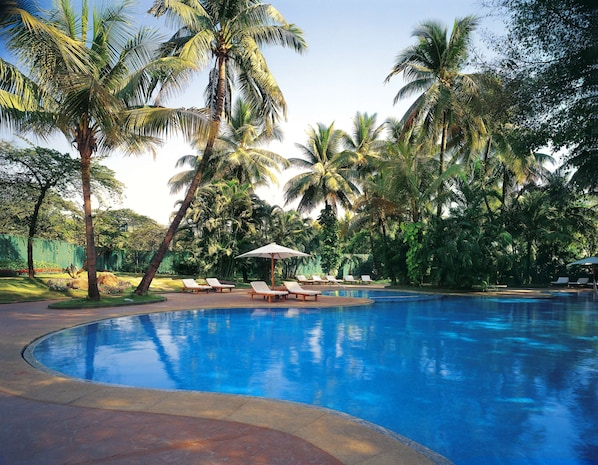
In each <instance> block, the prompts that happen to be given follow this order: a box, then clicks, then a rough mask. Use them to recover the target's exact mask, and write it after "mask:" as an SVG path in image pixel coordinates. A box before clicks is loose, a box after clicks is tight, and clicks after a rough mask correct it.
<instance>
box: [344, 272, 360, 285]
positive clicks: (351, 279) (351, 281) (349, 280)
mask: <svg viewBox="0 0 598 465" xmlns="http://www.w3.org/2000/svg"><path fill="white" fill-rule="evenodd" d="M343 281H344V282H346V283H349V284H356V283H357V280H356V279H355V278H354V277H353V275H352V274H347V275H345V276H343Z"/></svg>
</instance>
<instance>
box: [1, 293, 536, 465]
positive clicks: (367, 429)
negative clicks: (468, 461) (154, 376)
mask: <svg viewBox="0 0 598 465" xmlns="http://www.w3.org/2000/svg"><path fill="white" fill-rule="evenodd" d="M352 287H353V286H352ZM370 288H371V287H370ZM534 294H536V292H534ZM166 297H167V300H166V301H165V302H161V303H154V304H151V305H136V306H126V307H111V308H101V309H89V310H56V309H49V308H48V304H49V302H47V301H44V302H27V303H16V304H3V305H0V465H58V464H61V465H62V464H69V465H88V464H106V465H128V464H131V465H133V464H135V465H138V464H144V465H162V464H176V465H183V464H184V465H195V464H202V465H203V464H206V465H207V464H210V465H214V464H229V465H238V464H246V465H293V464H297V465H312V464H313V465H316V464H317V465H449V464H451V462H450V461H449V460H447V459H446V458H444V457H442V456H440V455H438V454H436V453H435V452H433V451H431V450H429V449H426V448H425V447H423V446H421V445H419V444H417V443H415V442H413V441H410V440H409V439H408V438H406V437H403V436H399V435H396V434H394V433H391V432H389V431H386V430H384V429H382V428H378V427H376V426H375V425H371V424H368V423H365V422H363V421H360V420H359V419H356V418H353V417H350V416H347V415H344V414H339V413H336V412H334V411H331V410H327V409H322V408H318V407H312V406H308V405H303V404H298V403H292V402H282V401H275V400H268V399H263V398H256V397H248V396H234V395H224V394H214V393H202V392H184V391H164V390H152V389H137V388H129V387H120V386H114V385H104V384H97V383H90V382H85V381H80V380H76V379H71V378H67V377H61V376H56V375H55V374H52V373H49V372H46V371H44V370H39V369H36V368H34V367H32V366H31V365H30V364H28V363H27V362H26V361H25V360H24V358H23V351H24V350H25V348H26V347H27V346H28V345H29V344H30V343H31V342H32V341H34V340H36V339H37V338H39V337H41V336H43V335H45V334H47V333H50V332H53V331H56V330H60V329H63V328H67V327H71V326H75V325H79V324H83V323H87V322H91V321H96V320H101V319H105V318H112V317H118V316H126V315H135V314H144V313H155V312H164V311H172V310H185V309H193V308H232V307H251V306H259V307H260V308H277V307H278V308H280V307H322V306H350V305H360V304H362V303H364V300H362V299H351V298H346V297H336V296H321V297H320V298H319V299H318V301H317V302H313V301H307V302H303V301H301V300H297V299H293V298H289V299H288V300H286V301H274V302H272V303H268V302H266V301H262V299H259V298H256V299H253V300H251V299H250V298H249V296H248V294H247V290H240V289H236V290H234V291H233V292H224V293H215V292H211V293H208V294H206V293H199V294H189V293H187V294H183V293H173V294H166Z"/></svg>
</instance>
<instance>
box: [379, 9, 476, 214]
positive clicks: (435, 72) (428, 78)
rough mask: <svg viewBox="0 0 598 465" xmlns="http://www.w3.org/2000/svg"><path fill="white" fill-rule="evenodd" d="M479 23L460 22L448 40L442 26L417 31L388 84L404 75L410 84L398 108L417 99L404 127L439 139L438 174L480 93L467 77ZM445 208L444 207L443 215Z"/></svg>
mask: <svg viewBox="0 0 598 465" xmlns="http://www.w3.org/2000/svg"><path fill="white" fill-rule="evenodd" d="M477 24H478V20H477V19H476V18H475V17H473V16H467V17H465V18H462V19H457V20H455V22H454V25H453V29H452V32H451V35H450V37H449V36H448V31H447V29H446V28H445V27H443V26H442V25H441V24H439V23H437V22H434V21H429V22H424V23H422V24H421V25H420V26H419V27H417V28H416V29H415V31H414V32H413V35H414V36H415V37H416V38H417V44H415V45H412V46H410V47H407V48H406V49H404V50H403V51H402V52H400V53H399V55H398V56H397V58H396V63H395V65H394V67H393V68H392V71H391V72H390V74H389V75H388V76H387V77H386V82H388V81H389V80H390V79H391V78H392V77H393V76H396V75H398V74H401V73H402V74H403V77H404V79H405V81H406V82H407V83H406V84H405V85H404V86H403V87H402V88H401V89H400V90H399V92H398V93H397V95H396V96H395V98H394V103H396V102H397V101H399V100H400V99H403V98H407V97H410V96H412V95H417V99H416V100H415V102H413V104H412V105H411V106H410V107H409V109H408V110H407V112H406V113H405V115H404V117H403V123H404V124H405V129H406V130H411V129H413V128H414V127H416V126H417V127H419V128H420V129H421V130H422V131H423V133H424V134H426V136H427V137H429V138H431V139H432V140H438V139H440V147H439V150H438V156H439V165H438V172H439V175H441V174H442V173H443V171H444V164H445V156H446V151H447V146H448V144H449V138H450V137H451V131H455V132H456V133H457V134H460V133H461V131H460V130H459V127H460V126H461V124H460V123H463V122H464V121H466V120H467V118H466V116H467V113H466V112H465V111H464V109H465V105H464V103H466V102H468V101H469V99H471V98H472V96H473V95H475V94H476V92H477V88H478V86H477V83H476V75H474V74H466V73H464V72H463V68H464V67H465V64H466V61H467V58H468V52H469V47H470V43H471V38H472V32H473V31H474V30H475V28H476V27H477ZM440 197H442V196H441V195H440ZM441 208H442V205H441V204H440V203H439V204H438V206H437V214H438V215H440V212H441Z"/></svg>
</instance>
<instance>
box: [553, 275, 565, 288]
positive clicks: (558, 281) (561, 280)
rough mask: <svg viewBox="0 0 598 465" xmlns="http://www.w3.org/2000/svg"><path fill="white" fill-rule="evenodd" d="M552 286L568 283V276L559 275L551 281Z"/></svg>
mask: <svg viewBox="0 0 598 465" xmlns="http://www.w3.org/2000/svg"><path fill="white" fill-rule="evenodd" d="M550 284H551V285H553V286H567V285H568V284H569V276H560V277H559V279H557V280H556V281H551V282H550Z"/></svg>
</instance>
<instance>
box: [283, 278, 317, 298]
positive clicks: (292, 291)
mask: <svg viewBox="0 0 598 465" xmlns="http://www.w3.org/2000/svg"><path fill="white" fill-rule="evenodd" d="M283 284H284V287H286V288H287V291H289V295H295V296H296V297H297V298H299V297H301V298H302V299H303V300H304V301H305V298H306V297H313V298H314V299H315V300H318V296H319V295H320V294H322V293H321V292H320V291H312V290H309V289H303V288H302V287H301V286H300V285H299V283H296V282H295V281H283Z"/></svg>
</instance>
